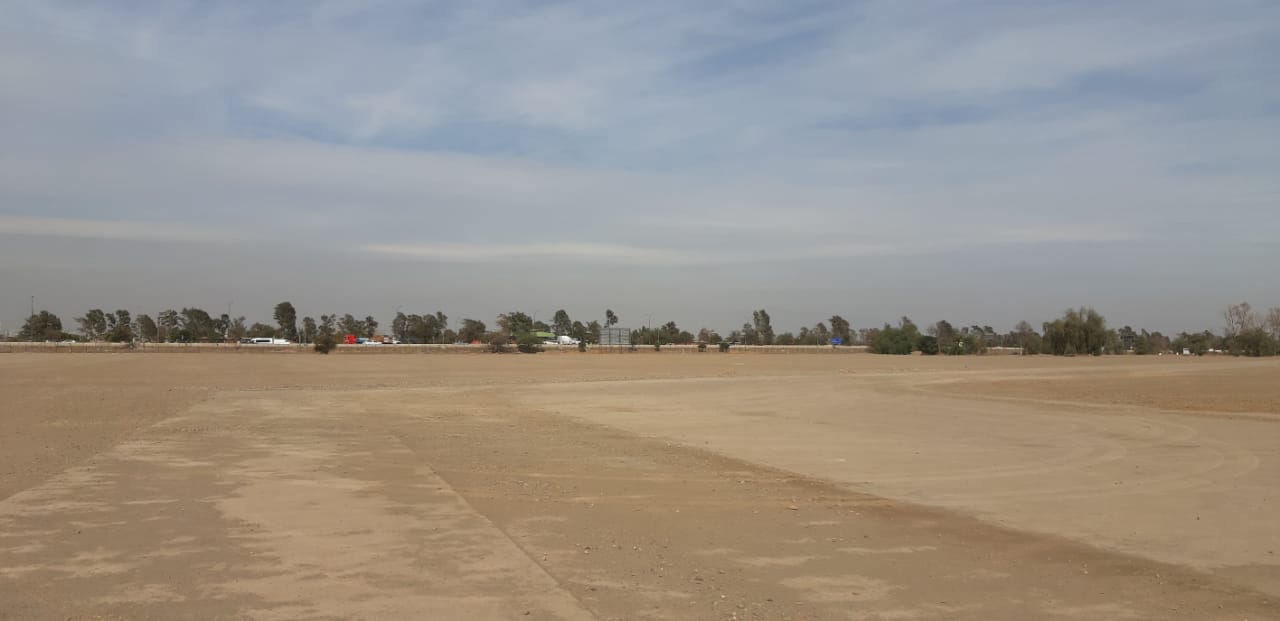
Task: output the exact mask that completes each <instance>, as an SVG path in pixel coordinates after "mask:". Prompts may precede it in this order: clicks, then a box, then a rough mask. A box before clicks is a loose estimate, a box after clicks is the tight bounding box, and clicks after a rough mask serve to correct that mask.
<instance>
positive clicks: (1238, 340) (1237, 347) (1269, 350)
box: [1228, 328, 1278, 358]
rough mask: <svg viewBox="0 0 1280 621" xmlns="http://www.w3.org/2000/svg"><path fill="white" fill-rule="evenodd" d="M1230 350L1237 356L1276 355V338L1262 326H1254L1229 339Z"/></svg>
mask: <svg viewBox="0 0 1280 621" xmlns="http://www.w3.org/2000/svg"><path fill="white" fill-rule="evenodd" d="M1228 347H1229V351H1230V352H1231V354H1232V355H1235V356H1251V357H1255V358H1256V357H1261V356H1274V355H1276V350H1277V348H1278V347H1277V344H1276V340H1275V338H1273V337H1272V336H1271V334H1269V333H1268V332H1267V331H1266V330H1264V329H1262V328H1254V329H1253V330H1249V331H1248V332H1244V333H1241V334H1238V335H1236V336H1233V337H1231V338H1230V339H1229V340H1228Z"/></svg>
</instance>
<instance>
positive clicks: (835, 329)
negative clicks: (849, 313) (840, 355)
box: [830, 315, 853, 345]
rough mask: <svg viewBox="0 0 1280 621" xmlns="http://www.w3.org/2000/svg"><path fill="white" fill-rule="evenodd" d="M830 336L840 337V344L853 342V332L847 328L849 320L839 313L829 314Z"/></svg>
mask: <svg viewBox="0 0 1280 621" xmlns="http://www.w3.org/2000/svg"><path fill="white" fill-rule="evenodd" d="M830 321H831V337H832V338H837V339H840V343H841V344H842V345H852V344H853V333H852V332H851V331H850V330H849V321H848V320H846V319H845V318H844V317H841V316H840V315H832V316H831V319H830Z"/></svg>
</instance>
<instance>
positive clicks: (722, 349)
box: [720, 341, 729, 354]
mask: <svg viewBox="0 0 1280 621" xmlns="http://www.w3.org/2000/svg"><path fill="white" fill-rule="evenodd" d="M720 353H722V354H727V353H729V343H728V342H727V341H720Z"/></svg>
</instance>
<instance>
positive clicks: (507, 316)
mask: <svg viewBox="0 0 1280 621" xmlns="http://www.w3.org/2000/svg"><path fill="white" fill-rule="evenodd" d="M498 326H499V327H500V328H502V331H503V332H504V333H506V334H507V335H510V336H514V337H519V336H520V335H523V334H530V333H532V332H533V331H534V330H533V328H534V322H533V319H532V318H531V317H529V316H528V315H526V314H524V313H522V312H520V311H511V312H509V313H503V314H501V315H498Z"/></svg>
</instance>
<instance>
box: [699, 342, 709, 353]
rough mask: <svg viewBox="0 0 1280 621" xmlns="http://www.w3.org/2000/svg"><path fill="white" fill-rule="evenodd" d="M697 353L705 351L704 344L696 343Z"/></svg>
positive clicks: (705, 345)
mask: <svg viewBox="0 0 1280 621" xmlns="http://www.w3.org/2000/svg"><path fill="white" fill-rule="evenodd" d="M698 351H699V352H704V351H707V344H706V343H698Z"/></svg>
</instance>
